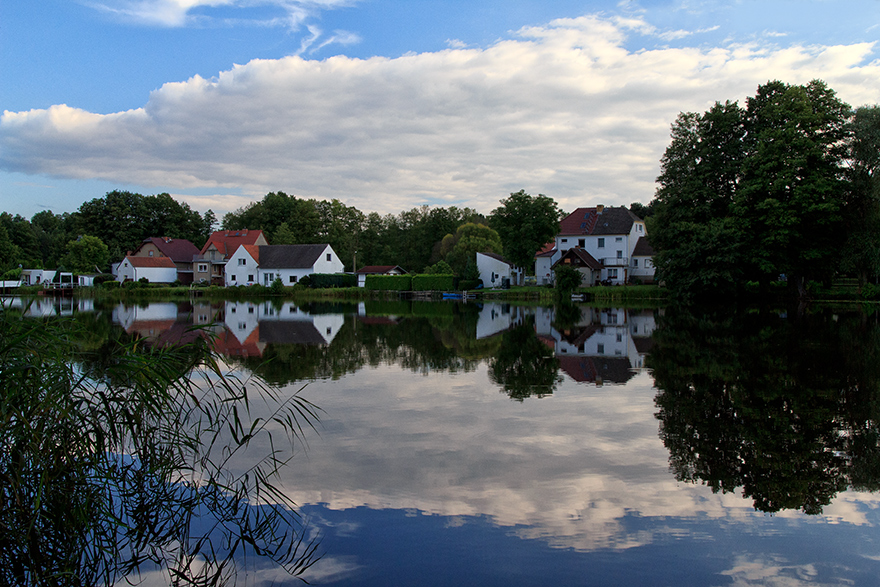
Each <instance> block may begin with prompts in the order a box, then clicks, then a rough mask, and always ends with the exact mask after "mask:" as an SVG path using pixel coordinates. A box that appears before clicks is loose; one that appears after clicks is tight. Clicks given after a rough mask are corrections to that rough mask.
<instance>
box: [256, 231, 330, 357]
mask: <svg viewBox="0 0 880 587" xmlns="http://www.w3.org/2000/svg"><path fill="white" fill-rule="evenodd" d="M278 246H285V245H278ZM260 342H266V343H274V344H309V345H316V344H327V340H326V339H325V338H324V337H323V336H321V333H320V332H318V329H317V328H315V325H314V324H312V323H311V322H305V321H302V320H296V321H291V322H276V321H274V320H264V321H261V322H260Z"/></svg>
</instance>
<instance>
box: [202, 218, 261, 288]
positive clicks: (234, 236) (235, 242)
mask: <svg viewBox="0 0 880 587" xmlns="http://www.w3.org/2000/svg"><path fill="white" fill-rule="evenodd" d="M268 244H269V241H267V240H266V236H265V235H264V234H263V231H262V230H248V229H244V230H217V231H215V232H214V233H213V234H211V236H210V238H208V241H207V242H206V243H205V246H203V247H202V250H201V251H200V252H199V256H198V257H197V258H196V259H194V260H193V280H194V281H196V282H210V283H213V284H217V285H223V284H224V283H225V281H226V278H225V270H226V265H227V262H228V261H229V258H230V257H231V256H232V255H233V254H234V253H235V251H237V250H238V248H239V247H240V246H242V245H253V246H265V245H268Z"/></svg>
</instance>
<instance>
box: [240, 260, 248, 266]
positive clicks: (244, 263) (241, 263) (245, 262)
mask: <svg viewBox="0 0 880 587" xmlns="http://www.w3.org/2000/svg"><path fill="white" fill-rule="evenodd" d="M238 264H239V266H242V265H247V259H239V260H238Z"/></svg>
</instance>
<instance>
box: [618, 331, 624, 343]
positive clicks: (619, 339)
mask: <svg viewBox="0 0 880 587" xmlns="http://www.w3.org/2000/svg"><path fill="white" fill-rule="evenodd" d="M617 342H623V335H622V334H620V333H619V332H618V333H617Z"/></svg>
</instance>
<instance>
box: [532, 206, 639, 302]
mask: <svg viewBox="0 0 880 587" xmlns="http://www.w3.org/2000/svg"><path fill="white" fill-rule="evenodd" d="M646 237H647V230H646V229H645V221H644V220H642V219H641V218H639V217H638V216H636V215H635V214H633V213H632V212H630V211H629V210H628V209H627V208H624V207H623V206H603V205H601V204H600V205H597V206H596V207H594V208H578V209H577V210H575V211H574V212H572V213H571V214H569V215H568V216H566V217H565V218H563V219H562V221H560V223H559V234H557V235H556V239H555V240H554V243H553V248H551V249H546V247H545V248H544V249H542V251H539V252H538V254H537V255H536V258H535V274H536V275H537V276H538V279H539V282H540V280H541V278H542V277H543V278H545V279H546V278H547V275H546V273H547V272H546V267H545V265H546V263H547V259H549V262H550V266H551V268H552V266H553V265H555V264H556V263H557V262H558V261H559V260H560V259H561V258H562V257H563V255H565V254H566V252H568V251H569V250H571V249H581V250H582V251H584V252H586V253H587V254H588V255H589V256H590V257H592V259H593V260H595V261H596V262H597V263H598V264H599V265H600V268H599V269H598V270H595V269H594V270H593V271H594V273H595V274H594V275H593V281H592V283H589V284H585V285H592V284H593V283H598V282H601V283H610V284H623V283H627V282H628V281H629V280H630V277H632V276H633V274H632V268H633V253H634V252H635V250H636V245H637V244H638V242H639V241H640V240H644V245H643V246H642V247H641V248H640V251H639V252H640V253H644V252H646V251H647V250H648V249H646V248H645V245H647V240H645V239H646ZM545 249H546V250H545ZM578 259H580V257H578ZM572 260H573V258H572ZM646 261H647V262H648V265H647V267H646V266H645V263H646ZM539 264H541V267H540V268H541V270H542V271H543V273H539V272H538V269H539ZM588 264H589V263H588ZM638 265H639V272H638V273H639V277H640V279H642V280H643V281H649V280H653V275H654V272H653V264H651V263H650V260H649V259H647V258H646V257H644V256H639V257H638ZM551 278H552V275H551ZM649 278H650V279H649Z"/></svg>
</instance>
